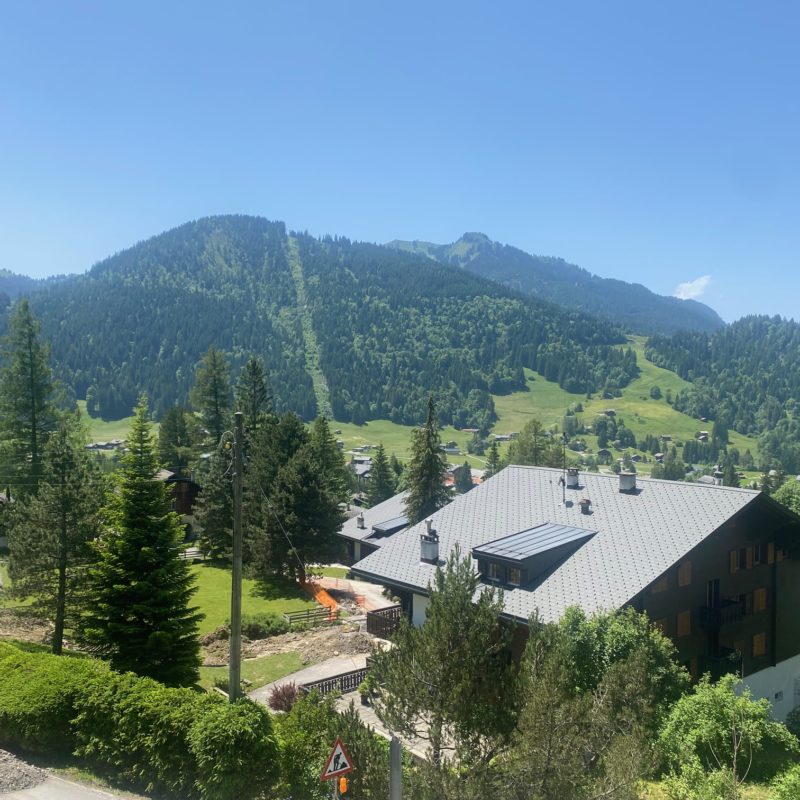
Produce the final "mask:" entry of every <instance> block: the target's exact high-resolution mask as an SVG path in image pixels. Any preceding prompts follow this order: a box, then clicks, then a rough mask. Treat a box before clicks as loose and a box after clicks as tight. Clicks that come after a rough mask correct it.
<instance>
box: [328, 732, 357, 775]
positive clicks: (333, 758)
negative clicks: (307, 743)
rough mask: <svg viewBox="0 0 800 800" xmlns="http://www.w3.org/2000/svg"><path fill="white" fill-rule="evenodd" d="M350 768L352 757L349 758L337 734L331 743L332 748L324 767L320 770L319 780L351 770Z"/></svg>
mask: <svg viewBox="0 0 800 800" xmlns="http://www.w3.org/2000/svg"><path fill="white" fill-rule="evenodd" d="M352 770H353V759H352V758H350V756H349V755H348V753H347V750H345V749H344V745H343V744H342V740H341V737H339V736H337V737H336V741H335V742H334V744H333V750H331V754H330V755H329V756H328V763H327V764H325V769H323V770H322V775H320V780H323V781H327V780H330V779H331V778H335V777H337V776H338V775H344V774H345V773H347V772H352Z"/></svg>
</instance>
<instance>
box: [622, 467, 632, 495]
mask: <svg viewBox="0 0 800 800" xmlns="http://www.w3.org/2000/svg"><path fill="white" fill-rule="evenodd" d="M619 490H620V491H621V492H623V493H625V494H633V493H634V492H635V491H636V473H635V472H620V474H619Z"/></svg>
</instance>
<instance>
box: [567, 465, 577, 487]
mask: <svg viewBox="0 0 800 800" xmlns="http://www.w3.org/2000/svg"><path fill="white" fill-rule="evenodd" d="M577 488H578V468H577V467H570V468H569V469H568V470H567V489H577Z"/></svg>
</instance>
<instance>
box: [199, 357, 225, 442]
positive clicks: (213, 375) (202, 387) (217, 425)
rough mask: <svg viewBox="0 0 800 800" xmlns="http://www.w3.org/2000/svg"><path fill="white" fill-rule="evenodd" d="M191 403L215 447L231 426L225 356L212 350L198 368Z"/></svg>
mask: <svg viewBox="0 0 800 800" xmlns="http://www.w3.org/2000/svg"><path fill="white" fill-rule="evenodd" d="M192 403H193V404H194V407H195V408H196V409H197V410H198V411H199V412H200V416H201V418H202V420H203V424H204V425H205V426H206V428H207V429H208V432H209V433H210V434H211V438H212V440H213V442H214V444H217V443H219V440H220V438H221V437H222V434H223V432H224V431H225V429H226V428H227V427H228V417H229V416H230V410H231V387H230V370H229V368H228V362H227V361H226V360H225V354H224V353H223V352H222V351H221V350H218V349H217V348H216V347H213V346H212V347H209V348H208V351H207V352H206V354H205V355H204V356H203V360H202V361H201V362H200V365H199V366H198V368H197V373H196V375H195V384H194V388H193V389H192Z"/></svg>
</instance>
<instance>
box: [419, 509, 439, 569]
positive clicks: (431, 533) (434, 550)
mask: <svg viewBox="0 0 800 800" xmlns="http://www.w3.org/2000/svg"><path fill="white" fill-rule="evenodd" d="M419 560H420V561H424V562H425V563H427V564H438V563H439V534H438V533H436V531H435V530H434V529H433V523H432V522H431V520H430V519H426V520H425V533H421V534H420V537H419Z"/></svg>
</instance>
